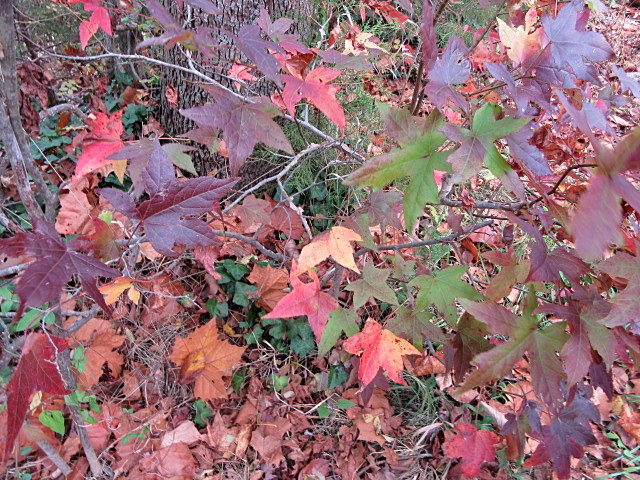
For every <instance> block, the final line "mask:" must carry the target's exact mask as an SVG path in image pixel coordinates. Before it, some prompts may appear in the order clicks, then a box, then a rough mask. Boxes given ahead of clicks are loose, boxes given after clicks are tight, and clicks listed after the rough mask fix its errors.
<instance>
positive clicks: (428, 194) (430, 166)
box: [403, 151, 451, 230]
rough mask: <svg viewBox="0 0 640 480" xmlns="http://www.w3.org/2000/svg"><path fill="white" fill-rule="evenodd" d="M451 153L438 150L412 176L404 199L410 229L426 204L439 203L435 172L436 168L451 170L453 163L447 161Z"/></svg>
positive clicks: (406, 220) (422, 162) (405, 217)
mask: <svg viewBox="0 0 640 480" xmlns="http://www.w3.org/2000/svg"><path fill="white" fill-rule="evenodd" d="M450 153H451V152H450V151H446V152H436V153H434V154H433V155H430V156H429V157H427V158H426V159H423V160H422V161H421V162H420V164H419V165H418V167H417V168H416V169H415V173H414V174H413V175H412V176H411V180H410V181H409V187H408V188H407V191H406V192H405V194H404V201H403V208H404V219H405V224H406V226H407V229H408V230H410V229H411V228H412V227H413V224H414V222H415V221H416V219H417V218H418V217H419V216H421V215H422V212H423V211H424V206H425V204H427V203H438V185H436V181H435V178H434V176H433V172H434V170H442V171H445V172H451V165H449V164H448V163H447V157H448V156H449V154H450Z"/></svg>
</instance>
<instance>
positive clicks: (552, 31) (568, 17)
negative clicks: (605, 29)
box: [542, 3, 613, 84]
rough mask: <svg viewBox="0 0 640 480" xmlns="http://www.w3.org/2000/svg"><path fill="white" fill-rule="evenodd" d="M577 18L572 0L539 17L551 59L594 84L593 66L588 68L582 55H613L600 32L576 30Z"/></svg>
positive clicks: (604, 57) (599, 58)
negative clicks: (553, 12) (555, 12)
mask: <svg viewBox="0 0 640 480" xmlns="http://www.w3.org/2000/svg"><path fill="white" fill-rule="evenodd" d="M577 22H578V10H577V8H576V7H575V5H574V4H573V3H570V4H567V5H565V6H564V7H563V8H562V9H561V10H560V13H558V16H557V17H555V18H552V17H550V16H549V15H545V16H543V17H542V26H543V27H544V32H545V34H546V35H547V38H549V40H550V41H551V55H552V58H553V62H554V63H555V64H556V65H557V66H558V67H559V68H569V69H571V70H573V72H574V73H575V75H576V77H578V78H580V79H582V80H587V81H590V82H592V83H596V84H597V83H599V82H598V78H597V76H596V75H594V73H595V70H594V69H589V68H588V67H587V65H586V64H585V63H584V61H583V58H586V59H587V60H591V61H594V62H602V61H604V60H608V59H609V58H610V57H611V56H612V55H613V49H612V48H611V46H610V45H609V44H608V43H607V41H606V40H605V38H604V37H603V36H602V35H601V34H599V33H595V32H589V31H579V30H577V29H576V24H577Z"/></svg>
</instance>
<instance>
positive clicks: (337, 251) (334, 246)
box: [298, 225, 362, 274]
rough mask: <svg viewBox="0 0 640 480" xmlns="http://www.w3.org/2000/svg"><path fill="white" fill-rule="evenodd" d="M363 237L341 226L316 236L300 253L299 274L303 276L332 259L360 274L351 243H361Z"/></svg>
mask: <svg viewBox="0 0 640 480" xmlns="http://www.w3.org/2000/svg"><path fill="white" fill-rule="evenodd" d="M361 240H362V237H360V235H358V234H357V233H356V232H354V231H353V230H351V229H349V228H346V227H341V226H339V225H337V226H335V227H333V228H332V229H331V230H329V231H326V232H322V233H321V234H320V235H316V236H315V237H314V239H313V240H312V241H311V243H309V244H308V245H305V246H304V248H303V249H302V251H301V252H300V258H299V259H298V268H299V273H300V274H302V273H304V272H306V271H307V270H309V269H310V268H313V267H315V266H316V265H318V264H319V263H320V262H322V261H323V260H325V259H327V258H329V257H331V258H333V259H334V260H335V261H336V262H337V263H339V264H340V265H342V266H343V267H346V268H348V269H350V270H353V271H354V272H356V273H360V270H358V267H356V263H355V261H354V260H353V253H354V252H353V247H352V246H351V244H350V243H349V242H359V241H361Z"/></svg>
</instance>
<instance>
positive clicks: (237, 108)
mask: <svg viewBox="0 0 640 480" xmlns="http://www.w3.org/2000/svg"><path fill="white" fill-rule="evenodd" d="M203 88H204V89H205V90H206V91H207V92H208V93H209V95H211V97H212V98H213V99H214V100H215V103H213V104H206V105H203V106H201V107H195V108H189V109H187V110H180V113H181V114H182V115H184V116H185V117H187V118H189V119H191V120H193V121H194V122H196V123H197V124H198V126H200V127H202V128H207V127H208V128H213V127H215V128H219V129H221V130H222V132H223V138H224V140H225V142H226V143H227V148H228V150H229V167H230V170H231V174H232V175H237V174H238V172H239V171H240V168H242V165H243V164H244V161H245V160H246V159H247V157H248V156H249V155H251V153H253V149H254V147H255V146H256V144H258V143H260V142H262V143H264V144H266V145H268V146H270V147H273V148H276V149H278V150H282V151H285V152H287V153H293V150H292V148H291V145H290V144H289V140H287V137H286V136H285V135H284V133H283V132H282V129H281V128H280V126H279V125H278V124H277V123H276V122H274V121H273V120H272V119H273V117H275V116H276V115H278V114H279V113H280V112H279V111H278V109H277V108H276V107H275V106H274V105H273V104H272V103H271V102H270V101H269V100H268V99H265V98H262V97H252V98H251V100H253V103H249V102H245V101H244V100H242V99H241V98H238V97H236V96H235V95H233V94H232V93H230V92H228V91H226V90H224V89H222V88H218V87H214V86H210V85H207V86H204V87H203Z"/></svg>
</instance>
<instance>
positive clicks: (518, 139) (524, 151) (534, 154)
mask: <svg viewBox="0 0 640 480" xmlns="http://www.w3.org/2000/svg"><path fill="white" fill-rule="evenodd" d="M531 137H533V129H532V128H531V127H530V126H526V127H524V128H522V129H521V130H518V131H517V132H513V133H511V134H509V135H508V136H507V144H508V145H509V151H510V152H511V154H512V155H513V157H514V159H515V160H516V161H517V162H518V163H519V164H520V165H524V166H525V167H526V168H527V169H529V171H531V173H533V174H535V175H539V176H543V175H551V174H552V172H551V168H550V167H549V162H548V161H547V158H546V157H545V156H544V154H543V153H542V152H541V151H540V150H539V149H538V147H536V146H535V145H532V144H531V143H529V139H530V138H531Z"/></svg>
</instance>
